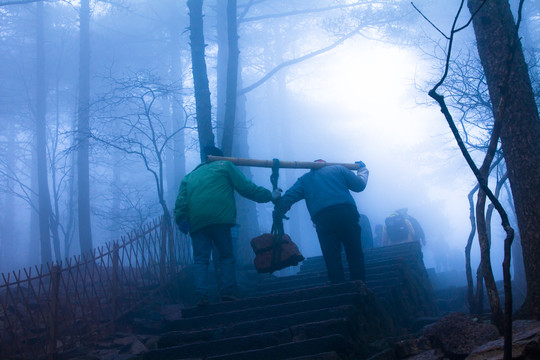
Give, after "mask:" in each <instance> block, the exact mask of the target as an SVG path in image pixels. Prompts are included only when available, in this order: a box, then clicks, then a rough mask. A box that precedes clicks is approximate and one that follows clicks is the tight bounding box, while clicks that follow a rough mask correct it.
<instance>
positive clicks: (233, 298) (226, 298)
mask: <svg viewBox="0 0 540 360" xmlns="http://www.w3.org/2000/svg"><path fill="white" fill-rule="evenodd" d="M236 300H238V298H237V297H236V296H234V295H230V294H225V295H221V301H236Z"/></svg>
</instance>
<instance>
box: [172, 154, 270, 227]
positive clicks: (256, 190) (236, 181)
mask: <svg viewBox="0 0 540 360" xmlns="http://www.w3.org/2000/svg"><path fill="white" fill-rule="evenodd" d="M235 190H236V191H238V193H239V194H240V195H242V196H243V197H245V198H248V199H250V200H253V201H256V202H259V203H265V202H269V201H271V200H272V193H271V192H270V191H269V190H267V189H265V188H263V187H261V186H257V185H255V184H254V183H252V182H251V181H249V180H248V179H246V177H245V176H244V174H242V173H241V172H240V170H239V169H238V168H237V167H236V166H235V165H234V164H233V163H231V162H230V161H214V162H210V163H202V164H200V165H199V166H197V167H196V168H195V169H194V170H193V171H192V172H191V173H189V174H187V175H186V176H185V177H184V179H183V180H182V183H181V184H180V190H179V191H178V197H177V198H176V204H175V208H174V218H175V221H176V223H177V224H180V223H181V222H182V221H188V222H189V223H190V228H191V232H195V231H197V230H199V229H201V228H203V227H206V226H209V225H215V224H231V225H234V224H236V204H235V201H234V191H235Z"/></svg>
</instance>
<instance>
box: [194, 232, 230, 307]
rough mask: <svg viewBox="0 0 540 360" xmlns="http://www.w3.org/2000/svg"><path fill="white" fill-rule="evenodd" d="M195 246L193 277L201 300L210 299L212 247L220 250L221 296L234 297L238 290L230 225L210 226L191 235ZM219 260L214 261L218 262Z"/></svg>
mask: <svg viewBox="0 0 540 360" xmlns="http://www.w3.org/2000/svg"><path fill="white" fill-rule="evenodd" d="M191 241H192V244H193V276H194V280H195V291H196V293H197V295H198V296H199V298H208V265H209V263H210V254H211V252H212V246H215V247H216V248H217V249H218V253H219V262H218V263H219V267H218V269H217V274H216V275H217V278H218V279H217V280H218V286H219V292H220V294H221V295H232V294H233V292H234V291H235V289H236V273H235V266H234V263H235V261H234V254H233V245H232V238H231V226H230V225H220V224H218V225H210V226H207V227H205V228H202V229H201V230H197V231H196V232H194V233H192V234H191ZM217 260H218V259H214V261H217Z"/></svg>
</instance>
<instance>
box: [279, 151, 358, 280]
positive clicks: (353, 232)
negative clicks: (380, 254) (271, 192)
mask: <svg viewBox="0 0 540 360" xmlns="http://www.w3.org/2000/svg"><path fill="white" fill-rule="evenodd" d="M315 161H316V162H325V161H324V160H315ZM359 163H360V166H361V167H360V168H359V169H358V170H357V172H356V175H355V174H354V172H352V171H351V170H348V169H347V168H346V167H344V166H341V165H331V166H325V167H322V168H320V169H313V170H311V171H309V172H308V173H306V174H304V175H302V176H301V177H300V178H299V179H298V180H297V181H296V183H295V184H294V185H293V186H292V187H291V188H290V189H289V190H288V191H287V192H286V193H285V194H284V195H283V197H282V198H281V200H280V201H279V202H278V204H277V205H276V210H275V216H283V214H285V212H287V211H288V210H289V209H290V207H291V206H292V205H293V204H294V203H296V202H297V201H300V200H302V199H304V200H305V201H306V206H307V209H308V212H309V214H310V216H311V220H312V221H313V223H314V224H315V229H316V231H317V236H318V238H319V243H320V246H321V251H322V254H323V257H324V261H325V263H326V269H327V271H328V278H329V279H330V281H331V282H332V283H333V284H336V283H341V282H344V281H345V273H344V271H343V264H342V259H341V246H342V244H343V247H344V248H345V254H346V257H347V262H348V265H349V273H350V279H351V280H365V269H364V253H363V251H362V238H361V237H362V230H361V228H360V225H359V224H358V220H359V214H358V210H357V209H356V203H355V201H354V199H353V197H352V196H351V193H350V190H352V191H354V192H360V191H363V190H364V189H365V187H366V185H367V181H368V176H369V171H368V169H367V168H366V166H365V165H364V163H362V162H359Z"/></svg>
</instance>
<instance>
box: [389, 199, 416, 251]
mask: <svg viewBox="0 0 540 360" xmlns="http://www.w3.org/2000/svg"><path fill="white" fill-rule="evenodd" d="M384 222H385V225H384V227H383V246H388V245H393V244H399V243H404V242H411V241H418V242H419V243H420V244H422V245H425V244H426V239H425V234H424V230H423V229H422V227H421V226H420V223H419V222H418V220H416V219H415V218H413V217H412V216H410V215H409V214H408V213H407V208H402V209H399V210H396V211H394V212H393V213H392V214H390V216H388V217H387V218H386V219H385V220H384Z"/></svg>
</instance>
